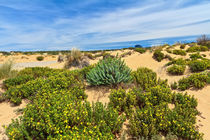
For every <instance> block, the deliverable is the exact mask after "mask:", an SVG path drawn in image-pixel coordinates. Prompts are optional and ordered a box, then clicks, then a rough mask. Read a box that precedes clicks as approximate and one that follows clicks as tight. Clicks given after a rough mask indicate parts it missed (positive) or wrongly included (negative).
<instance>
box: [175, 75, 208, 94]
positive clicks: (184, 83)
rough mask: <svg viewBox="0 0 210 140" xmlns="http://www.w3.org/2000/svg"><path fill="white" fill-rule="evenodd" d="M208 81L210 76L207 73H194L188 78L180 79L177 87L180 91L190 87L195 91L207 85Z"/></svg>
mask: <svg viewBox="0 0 210 140" xmlns="http://www.w3.org/2000/svg"><path fill="white" fill-rule="evenodd" d="M209 81H210V74H209V72H208V73H194V74H192V75H190V76H189V77H186V78H182V79H180V80H179V81H178V83H179V85H178V88H179V89H180V90H186V89H189V88H191V87H193V88H196V89H201V88H203V87H204V86H205V85H207V84H209V83H208V82H209Z"/></svg>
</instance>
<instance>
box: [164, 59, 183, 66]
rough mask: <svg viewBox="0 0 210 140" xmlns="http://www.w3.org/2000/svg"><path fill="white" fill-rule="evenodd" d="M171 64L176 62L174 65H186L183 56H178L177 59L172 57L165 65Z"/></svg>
mask: <svg viewBox="0 0 210 140" xmlns="http://www.w3.org/2000/svg"><path fill="white" fill-rule="evenodd" d="M173 64H176V65H186V64H187V62H186V60H184V59H183V58H178V59H173V60H172V61H170V62H168V63H167V64H166V66H170V65H173Z"/></svg>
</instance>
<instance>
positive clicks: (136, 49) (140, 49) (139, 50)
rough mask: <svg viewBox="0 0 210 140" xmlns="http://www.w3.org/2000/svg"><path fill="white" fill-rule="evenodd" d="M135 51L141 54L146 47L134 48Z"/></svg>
mask: <svg viewBox="0 0 210 140" xmlns="http://www.w3.org/2000/svg"><path fill="white" fill-rule="evenodd" d="M135 51H137V52H139V53H141V54H143V53H145V52H146V49H144V48H135Z"/></svg>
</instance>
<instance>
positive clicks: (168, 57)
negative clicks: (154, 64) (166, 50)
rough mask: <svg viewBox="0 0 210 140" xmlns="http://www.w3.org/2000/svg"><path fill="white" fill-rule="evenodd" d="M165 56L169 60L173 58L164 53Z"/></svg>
mask: <svg viewBox="0 0 210 140" xmlns="http://www.w3.org/2000/svg"><path fill="white" fill-rule="evenodd" d="M165 58H167V59H168V60H170V61H172V60H173V58H172V57H171V56H170V55H168V54H166V55H165Z"/></svg>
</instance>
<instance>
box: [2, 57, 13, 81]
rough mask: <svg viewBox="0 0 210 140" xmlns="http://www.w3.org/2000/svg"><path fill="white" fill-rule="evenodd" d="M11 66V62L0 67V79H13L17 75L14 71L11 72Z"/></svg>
mask: <svg viewBox="0 0 210 140" xmlns="http://www.w3.org/2000/svg"><path fill="white" fill-rule="evenodd" d="M13 66H14V63H13V61H12V60H9V61H7V62H5V63H3V64H2V65H1V66H0V79H4V78H11V77H14V76H15V75H16V74H17V72H16V71H15V70H12V67H13Z"/></svg>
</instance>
